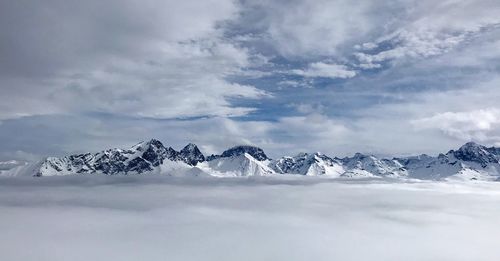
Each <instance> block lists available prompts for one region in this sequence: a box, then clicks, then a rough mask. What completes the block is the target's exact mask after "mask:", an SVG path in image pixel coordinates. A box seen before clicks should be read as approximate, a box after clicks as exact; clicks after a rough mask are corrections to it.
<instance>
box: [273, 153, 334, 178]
mask: <svg viewBox="0 0 500 261" xmlns="http://www.w3.org/2000/svg"><path fill="white" fill-rule="evenodd" d="M270 167H271V168H272V169H274V170H275V171H276V172H277V173H280V174H300V175H307V176H319V175H330V176H339V175H340V174H341V173H342V172H343V168H342V165H341V164H340V162H338V161H337V160H335V159H332V158H330V157H328V156H326V155H323V154H321V153H319V152H317V153H312V154H308V153H299V154H298V155H296V156H295V157H282V158H280V159H277V160H275V161H272V162H270Z"/></svg>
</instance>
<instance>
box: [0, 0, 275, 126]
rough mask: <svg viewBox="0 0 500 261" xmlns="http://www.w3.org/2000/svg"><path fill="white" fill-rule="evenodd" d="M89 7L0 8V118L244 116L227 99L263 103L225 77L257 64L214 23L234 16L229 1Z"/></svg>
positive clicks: (93, 4)
mask: <svg viewBox="0 0 500 261" xmlns="http://www.w3.org/2000/svg"><path fill="white" fill-rule="evenodd" d="M98 2H99V1H97V2H95V1H86V2H85V3H83V2H78V1H68V2H66V1H64V2H62V3H59V1H57V0H52V1H50V2H49V3H44V4H43V5H44V7H39V8H37V7H32V8H31V9H32V10H33V14H27V13H24V12H22V10H23V9H22V5H19V4H16V3H9V4H7V5H6V6H5V7H3V8H2V9H3V10H2V11H3V12H2V14H3V13H5V16H3V18H2V19H5V20H6V21H3V20H2V21H3V22H2V23H1V24H2V25H3V26H5V27H6V28H3V29H2V31H5V32H6V34H7V36H6V39H9V41H6V42H5V44H3V45H2V50H4V51H5V53H6V54H9V55H6V56H5V57H3V59H2V61H1V62H0V64H1V65H0V66H1V68H5V70H2V71H1V73H2V77H1V78H0V84H1V85H2V86H9V87H8V88H7V87H5V88H1V89H0V96H2V97H9V99H6V100H5V101H2V103H1V105H0V111H1V112H0V119H8V118H16V117H23V116H30V115H48V114H67V113H70V114H71V113H82V112H83V113H85V112H103V113H111V114H119V115H127V116H137V117H155V118H175V117H192V116H239V115H245V114H247V113H248V112H250V111H253V110H254V109H253V108H245V107H237V106H233V104H232V102H230V100H231V99H234V98H247V99H258V98H262V97H264V96H269V95H268V94H267V93H265V92H263V91H261V90H258V89H257V88H255V87H253V86H250V85H242V84H236V83H232V82H230V81H228V80H226V78H227V77H229V76H232V75H237V74H239V73H242V72H243V70H244V69H245V68H246V67H249V66H251V65H252V63H253V62H257V60H259V59H257V58H259V57H258V56H255V55H253V54H251V53H250V52H249V51H248V50H247V49H245V48H242V47H238V46H236V45H235V44H233V43H232V42H231V41H230V40H228V39H224V37H222V29H220V28H219V27H218V26H217V24H218V23H220V22H223V21H225V20H228V19H232V18H234V17H235V16H236V15H237V11H238V7H237V5H236V3H234V2H233V1H230V0H227V1H226V0H217V1H215V0H210V1H204V2H203V3H199V2H197V1H183V2H182V3H180V2H177V1H155V0H148V1H144V2H141V4H137V3H135V2H134V1H126V2H121V1H110V2H106V4H104V5H102V6H101V5H100V2H99V3H98ZM67 9H70V10H78V12H77V13H76V14H71V15H70V14H68V13H67ZM44 10H46V11H44ZM9 12H10V13H17V14H18V15H17V16H15V17H13V16H10V15H9V14H7V13H9ZM47 12H48V13H50V14H52V15H50V16H47ZM52 17H59V18H58V19H63V18H64V19H65V20H64V21H63V22H61V21H62V20H61V21H59V22H54V21H52V19H53V18H52ZM19 19H23V20H25V22H23V23H16V22H15V21H17V20H19ZM3 26H2V27H3ZM42 32H43V33H42ZM75 32H78V34H75ZM44 33H46V34H47V35H55V37H54V38H51V37H46V36H45V34H44ZM11 41H12V42H16V43H21V44H15V43H11ZM2 53H4V52H2ZM10 54H12V55H13V56H12V57H11V56H10ZM14 54H18V55H14ZM25 56H27V57H28V58H29V59H28V58H27V59H24V58H23V57H25Z"/></svg>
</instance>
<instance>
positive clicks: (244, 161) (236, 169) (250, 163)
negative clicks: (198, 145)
mask: <svg viewBox="0 0 500 261" xmlns="http://www.w3.org/2000/svg"><path fill="white" fill-rule="evenodd" d="M197 167H198V168H200V169H202V170H204V171H206V172H209V173H212V175H214V176H218V177H248V176H268V175H272V174H274V171H273V170H272V169H271V168H269V167H268V166H267V165H266V161H259V160H257V159H255V158H254V157H253V156H252V155H250V154H248V153H243V154H234V155H232V156H230V157H229V156H228V157H218V158H213V159H212V160H210V161H206V162H203V163H201V164H198V165H197Z"/></svg>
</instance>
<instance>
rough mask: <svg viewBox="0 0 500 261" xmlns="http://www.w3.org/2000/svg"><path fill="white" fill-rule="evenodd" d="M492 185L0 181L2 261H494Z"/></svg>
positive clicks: (495, 193) (496, 197)
mask: <svg viewBox="0 0 500 261" xmlns="http://www.w3.org/2000/svg"><path fill="white" fill-rule="evenodd" d="M499 202H500V183H494V182H491V183H479V182H478V183H467V184H466V183H438V182H419V183H391V182H385V181H374V180H367V181H334V180H328V179H318V178H303V177H301V178H295V177H287V178H282V179H277V178H250V179H247V178H245V179H216V178H200V177H198V178H173V177H165V176H125V177H100V176H99V177H97V176H94V177H92V176H90V177H89V176H85V177H50V178H26V179H24V178H19V179H0V231H1V232H0V260H37V261H43V260H47V261H57V260H72V261H79V260H85V261H87V260H94V261H98V260H122V261H124V260H148V261H151V260H183V261H187V260H217V261H223V260H228V261H229V260H231V261H233V260H325V261H326V260H328V261H330V260H384V261H388V260H398V261H399V260H419V261H421V260H440V261H442V260H453V261H458V260H484V261H488V260H492V261H493V260H500V251H499V250H498V244H499V242H500V204H499Z"/></svg>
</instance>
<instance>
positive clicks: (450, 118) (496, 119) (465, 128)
mask: <svg viewBox="0 0 500 261" xmlns="http://www.w3.org/2000/svg"><path fill="white" fill-rule="evenodd" d="M412 123H413V124H414V125H415V127H416V128H420V129H439V130H441V131H442V132H444V133H445V134H447V135H450V136H452V137H455V138H458V139H461V140H465V141H470V140H477V141H489V140H491V139H492V138H495V137H494V136H492V135H491V131H492V130H499V129H500V110H499V109H497V108H488V109H483V110H474V111H467V112H444V113H438V114H436V115H434V116H431V117H427V118H422V119H418V120H414V121H412ZM496 138H497V142H500V137H496Z"/></svg>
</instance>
